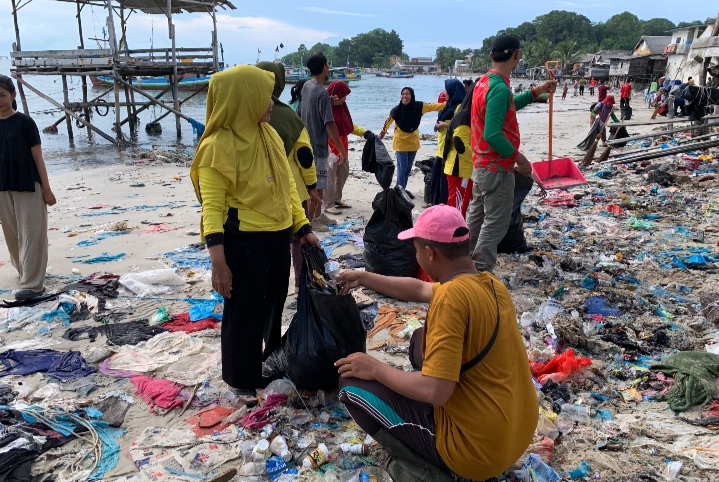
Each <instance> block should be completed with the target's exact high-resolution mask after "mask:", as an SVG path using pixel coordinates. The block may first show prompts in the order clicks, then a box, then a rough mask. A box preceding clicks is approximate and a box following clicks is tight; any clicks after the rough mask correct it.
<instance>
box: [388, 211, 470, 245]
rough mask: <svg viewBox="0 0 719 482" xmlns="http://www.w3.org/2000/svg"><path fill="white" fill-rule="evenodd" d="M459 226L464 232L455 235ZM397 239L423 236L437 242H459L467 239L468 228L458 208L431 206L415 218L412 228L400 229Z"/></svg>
mask: <svg viewBox="0 0 719 482" xmlns="http://www.w3.org/2000/svg"><path fill="white" fill-rule="evenodd" d="M459 228H464V229H465V230H466V232H464V230H463V231H462V232H464V234H462V235H460V236H455V233H456V232H457V230H458V229H459ZM397 238H398V239H401V240H405V239H412V238H423V239H428V240H430V241H435V242H437V243H459V242H462V241H466V240H468V239H469V228H468V227H467V223H466V222H465V221H464V218H463V217H462V213H461V212H459V210H458V209H456V208H453V207H452V206H447V205H446V204H440V205H439V206H432V207H431V208H429V209H427V210H425V211H424V212H423V213H422V214H420V215H419V217H418V218H417V222H416V223H415V224H414V227H413V228H412V229H408V230H406V231H402V232H401V233H399V234H398V235H397Z"/></svg>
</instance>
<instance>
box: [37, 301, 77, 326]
mask: <svg viewBox="0 0 719 482" xmlns="http://www.w3.org/2000/svg"><path fill="white" fill-rule="evenodd" d="M74 311H75V305H74V304H72V303H71V302H69V301H61V302H60V303H59V304H58V306H57V308H55V309H52V310H50V311H48V312H47V313H45V314H44V315H42V318H41V319H42V320H43V321H47V322H48V323H52V322H53V321H55V320H58V321H60V322H62V324H63V325H65V326H67V327H69V326H70V315H71V314H73V312H74Z"/></svg>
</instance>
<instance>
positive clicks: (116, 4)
mask: <svg viewBox="0 0 719 482" xmlns="http://www.w3.org/2000/svg"><path fill="white" fill-rule="evenodd" d="M32 1H46V2H47V1H56V2H57V1H62V2H68V1H69V2H72V3H75V11H76V17H77V24H78V33H79V36H80V43H79V45H78V46H77V48H76V49H74V50H38V51H24V50H22V47H21V43H20V27H19V23H18V8H17V7H18V5H19V4H21V5H20V9H22V7H23V6H25V5H27V4H28V3H30V2H32ZM10 4H11V8H12V12H11V13H12V15H13V22H14V26H15V43H14V44H13V51H12V52H11V53H10V57H11V59H12V68H11V75H12V76H13V77H14V78H15V79H16V80H17V87H18V93H19V97H20V102H21V103H22V108H23V111H24V112H25V113H29V108H28V103H27V98H26V96H25V88H27V89H29V90H31V91H32V92H33V93H35V94H36V95H38V96H39V97H41V98H42V99H45V100H46V101H48V102H50V103H51V104H53V105H54V106H55V107H56V108H57V109H59V110H61V111H63V112H64V114H65V117H66V124H67V132H68V137H69V139H70V141H71V142H72V141H73V139H74V131H73V127H72V123H73V121H75V122H77V125H78V127H80V126H83V129H81V130H84V128H87V133H88V138H89V137H90V136H91V135H95V134H97V135H99V136H100V137H102V138H103V139H106V140H108V141H109V142H112V143H115V144H118V145H120V144H124V143H125V142H126V140H125V135H124V134H123V130H122V126H123V125H125V124H128V123H129V128H130V132H131V133H132V132H135V130H136V129H137V128H138V126H137V125H136V124H137V119H138V117H137V115H138V114H139V113H140V112H142V111H144V110H146V109H147V108H148V107H150V106H158V107H159V108H161V109H165V111H166V112H165V114H163V115H162V116H160V117H159V118H160V119H162V118H164V117H165V116H167V115H170V114H173V115H174V116H175V127H176V135H177V138H178V139H180V138H181V136H182V124H181V120H182V119H185V120H189V119H190V118H189V117H188V116H187V115H185V114H183V113H182V110H181V109H182V104H183V103H184V100H181V99H180V95H179V91H180V82H181V81H182V79H183V78H184V77H185V76H188V77H190V78H192V77H194V76H197V77H201V76H208V75H212V74H213V73H215V72H217V71H219V70H222V68H223V66H222V65H221V63H220V62H219V58H218V45H219V43H218V41H217V15H216V12H217V8H218V7H219V8H222V9H231V10H234V9H235V6H234V5H233V4H232V3H231V2H230V1H229V0H26V1H25V2H24V3H23V2H19V1H18V0H11V1H10ZM87 5H94V6H100V7H103V8H104V10H105V11H106V19H105V20H106V28H107V33H108V46H107V48H98V49H87V48H85V42H84V38H83V26H82V11H83V8H84V7H85V6H87ZM0 10H1V7H0ZM135 12H142V13H145V14H150V15H164V16H165V17H167V24H168V35H169V39H170V41H171V45H172V47H171V48H164V49H163V48H159V49H155V48H152V49H141V50H130V49H129V46H128V41H127V21H128V19H129V18H130V15H131V14H132V13H135ZM183 12H189V13H207V14H209V15H210V16H211V18H212V26H213V30H212V36H211V46H210V48H187V47H178V46H177V38H176V35H175V24H174V23H173V17H174V15H177V14H179V13H183ZM126 14H127V15H126ZM115 16H117V17H119V19H120V23H119V27H120V32H121V34H120V39H118V38H117V35H116V30H115ZM32 75H55V76H60V78H61V80H62V86H63V100H62V104H60V102H58V101H56V100H54V99H52V98H51V96H50V95H48V94H46V93H43V92H41V91H40V90H39V89H37V88H36V87H34V86H32V85H31V84H30V83H28V82H27V80H26V79H25V78H24V77H27V76H32ZM73 76H78V77H80V80H81V83H82V102H71V101H70V96H69V90H70V86H71V85H72V84H71V82H70V80H68V77H73ZM88 77H90V80H91V81H92V83H93V85H103V86H105V87H108V86H109V87H110V88H109V89H106V90H105V92H103V93H102V94H101V95H100V96H98V97H95V98H93V99H89V90H88V89H89V86H88ZM153 77H154V78H158V77H159V78H161V77H164V78H166V79H168V82H167V83H166V84H165V85H164V86H163V85H161V84H160V83H158V82H154V84H155V85H159V87H157V88H158V90H160V89H161V90H162V91H161V92H159V93H149V92H148V91H147V90H146V89H148V88H150V87H152V85H153V84H149V83H148V82H143V79H146V78H153ZM75 85H77V84H75ZM184 85H186V82H183V86H184ZM205 87H206V86H204V85H198V86H197V87H195V92H193V93H192V95H191V96H190V97H192V96H194V95H196V94H197V93H198V92H199V91H204V89H205ZM121 90H122V91H124V101H123V99H121ZM168 92H172V102H171V103H170V102H167V103H164V102H160V101H159V99H160V98H161V97H162V96H163V95H165V94H167V93H168ZM110 93H111V95H110V98H109V99H107V102H105V101H103V97H105V96H107V95H108V94H110ZM136 93H137V94H139V95H140V97H145V99H140V98H139V97H137V96H136V95H135V94H136ZM136 98H137V99H136ZM185 100H186V99H185ZM101 107H114V117H115V119H114V122H113V131H114V136H113V135H110V134H108V133H106V132H104V131H103V130H101V129H99V128H98V127H97V126H96V125H94V124H93V116H92V111H93V108H95V109H99V108H101ZM123 107H125V112H126V115H127V117H125V118H124V119H123V115H122V108H123ZM98 112H99V111H98ZM100 115H103V114H100Z"/></svg>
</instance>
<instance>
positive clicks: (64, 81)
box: [62, 75, 75, 144]
mask: <svg viewBox="0 0 719 482" xmlns="http://www.w3.org/2000/svg"><path fill="white" fill-rule="evenodd" d="M62 97H63V99H64V101H65V107H68V106H69V105H70V95H69V93H68V91H67V75H63V76H62ZM65 119H66V120H67V137H68V138H69V139H70V143H71V144H72V141H73V139H74V138H75V136H74V135H73V133H72V119H70V116H65Z"/></svg>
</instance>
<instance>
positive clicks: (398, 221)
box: [364, 186, 418, 278]
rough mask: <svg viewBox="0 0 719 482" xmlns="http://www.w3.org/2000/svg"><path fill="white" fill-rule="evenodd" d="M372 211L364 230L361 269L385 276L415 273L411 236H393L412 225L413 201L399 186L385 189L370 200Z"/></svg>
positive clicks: (415, 261) (414, 254)
mask: <svg viewBox="0 0 719 482" xmlns="http://www.w3.org/2000/svg"><path fill="white" fill-rule="evenodd" d="M372 208H373V209H374V212H373V213H372V217H371V218H370V219H369V222H368V223H367V227H366V228H365V231H364V261H365V269H366V270H367V271H369V272H370V273H377V274H382V275H385V276H409V277H412V278H414V277H415V276H417V268H418V266H417V258H416V252H415V249H414V243H413V241H412V240H411V239H408V240H405V241H400V240H399V239H397V235H398V234H399V233H401V232H402V231H404V230H406V229H410V228H411V227H412V209H414V203H413V202H412V200H411V199H410V198H409V196H407V192H406V191H405V190H404V189H402V187H401V186H395V187H394V188H393V189H385V190H384V191H382V192H380V193H378V194H377V196H376V197H375V198H374V201H372Z"/></svg>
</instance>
